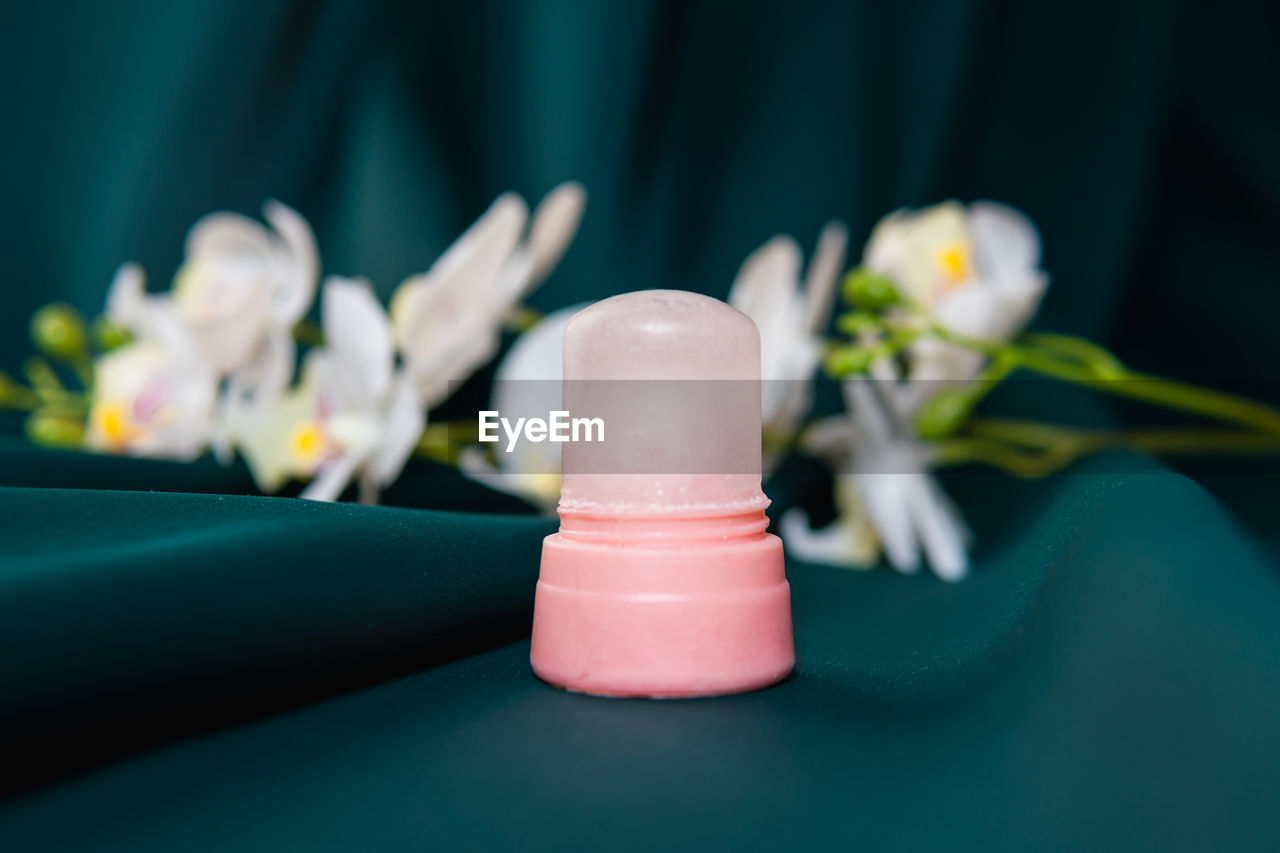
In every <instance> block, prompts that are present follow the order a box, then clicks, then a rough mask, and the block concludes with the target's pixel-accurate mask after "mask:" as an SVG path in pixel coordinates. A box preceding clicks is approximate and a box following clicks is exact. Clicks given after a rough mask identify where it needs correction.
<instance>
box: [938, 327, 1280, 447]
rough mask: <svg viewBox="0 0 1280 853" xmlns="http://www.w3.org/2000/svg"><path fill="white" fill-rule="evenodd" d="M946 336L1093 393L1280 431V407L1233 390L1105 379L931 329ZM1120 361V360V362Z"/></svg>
mask: <svg viewBox="0 0 1280 853" xmlns="http://www.w3.org/2000/svg"><path fill="white" fill-rule="evenodd" d="M933 331H934V333H935V334H937V335H938V336H939V337H941V338H942V339H943V340H945V341H947V342H949V343H953V344H956V345H957V346H962V347H965V348H967V349H972V350H975V351H977V352H981V353H984V354H986V355H989V356H992V357H1007V358H1011V359H1012V360H1013V361H1014V362H1015V366H1016V367H1018V368H1021V369H1024V370H1030V371H1032V372H1033V373H1039V374H1042V375H1044V376H1051V377H1053V378H1054V379H1061V380H1063V381H1065V382H1071V383H1074V384H1077V385H1083V386H1085V387H1087V388H1090V389H1092V390H1095V391H1100V392H1103V393H1106V394H1111V395H1113V396H1118V397H1128V398H1130V399H1134V400H1140V401H1142V402H1146V403H1153V404H1156V405H1160V406H1166V407H1168V408H1172V409H1180V410H1182V411H1185V412H1191V413H1193V414H1197V415H1203V416H1206V417H1210V418H1215V419H1217V420H1222V421H1227V422H1230V423H1235V424H1239V425H1241V426H1245V427H1249V428H1250V429H1252V430H1257V431H1261V432H1265V433H1269V434H1275V435H1280V410H1278V409H1275V408H1273V407H1271V406H1267V405H1265V404H1263V403H1256V402H1254V401H1253V400H1247V399H1244V398H1243V397H1237V396H1235V395H1233V394H1226V393H1223V392H1221V391H1213V390H1210V389H1207V388H1199V387H1197V386H1195V385H1188V384H1186V383H1183V382H1176V381H1174V380H1171V379H1163V378H1161V377H1158V376H1151V375H1149V374H1145V373H1138V372H1136V371H1132V370H1128V369H1127V368H1125V367H1123V366H1122V365H1121V366H1120V367H1119V369H1118V372H1116V373H1115V374H1114V375H1111V376H1107V377H1105V378H1103V377H1099V376H1098V374H1097V372H1096V371H1094V370H1092V369H1090V368H1088V367H1081V366H1080V365H1079V364H1076V363H1072V362H1070V361H1067V360H1065V359H1064V358H1063V357H1062V356H1060V355H1056V354H1053V353H1050V352H1046V351H1044V350H1041V349H1037V348H1034V347H1031V346H1024V345H1020V344H1006V343H1003V342H999V341H987V340H983V339H980V338H970V337H968V336H965V335H957V334H955V333H953V332H950V331H948V330H947V329H945V328H942V327H940V326H935V327H934V328H933ZM1116 364H1117V365H1118V364H1119V362H1116Z"/></svg>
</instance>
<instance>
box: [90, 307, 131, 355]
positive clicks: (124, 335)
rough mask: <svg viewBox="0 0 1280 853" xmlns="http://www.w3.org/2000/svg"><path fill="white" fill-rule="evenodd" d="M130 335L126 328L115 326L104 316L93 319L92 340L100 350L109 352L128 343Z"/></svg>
mask: <svg viewBox="0 0 1280 853" xmlns="http://www.w3.org/2000/svg"><path fill="white" fill-rule="evenodd" d="M131 338H132V335H130V334H129V331H128V329H125V328H124V327H122V326H117V325H116V324H115V323H113V322H111V321H110V320H108V319H107V318H106V317H105V316H102V317H98V318H97V319H96V320H94V321H93V340H94V342H95V343H96V344H97V345H98V349H99V350H101V351H102V352H110V351H111V350H113V349H116V348H118V347H122V346H124V345H125V344H127V343H129V341H130V339H131Z"/></svg>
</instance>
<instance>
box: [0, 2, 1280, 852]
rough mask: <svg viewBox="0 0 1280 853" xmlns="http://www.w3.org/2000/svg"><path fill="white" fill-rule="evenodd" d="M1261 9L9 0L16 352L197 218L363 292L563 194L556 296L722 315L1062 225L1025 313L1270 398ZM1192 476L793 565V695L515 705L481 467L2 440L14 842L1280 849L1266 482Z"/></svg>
mask: <svg viewBox="0 0 1280 853" xmlns="http://www.w3.org/2000/svg"><path fill="white" fill-rule="evenodd" d="M1278 17H1280V15H1278V13H1277V10H1276V8H1275V7H1274V4H1248V3H1243V2H1221V3H1214V4H1197V3H1191V2H1157V0H1147V1H1146V2H1142V0H1124V2H1109V3H1101V2H1099V3H1076V4H1049V3H1038V2H1031V0H1025V1H1024V0H956V2H920V3H912V4H889V3H872V2H867V3H840V4H837V3H828V2H803V0H792V2H787V3H775V4H765V3H756V2H745V3H735V4H728V3H685V2H675V0H672V2H665V3H664V2H647V0H646V2H639V0H637V2H615V3H607V4H605V3H591V2H586V0H582V2H568V0H566V2H541V3H521V2H499V1H498V0H485V1H484V2H472V3H455V4H434V3H432V4H404V5H403V6H400V5H397V4H393V3H389V2H373V3H363V2H356V0H349V2H325V3H291V2H285V0H257V1H256V2H253V3H250V2H247V0H221V1H220V2H215V0H192V1H191V2H183V3H161V2H142V0H126V2H116V3H111V4H89V3H72V4H34V3H28V4H11V5H9V6H8V7H6V8H5V9H4V10H3V11H0V41H2V42H3V48H4V49H3V50H0V80H2V81H3V82H4V83H5V85H4V86H3V87H0V116H2V117H3V127H4V133H3V134H0V186H3V188H4V194H3V197H2V198H3V201H2V202H0V225H2V226H3V227H0V256H2V257H3V258H4V260H5V267H4V276H3V279H0V307H3V309H4V310H3V311H0V369H5V370H8V371H11V372H12V371H14V370H16V369H17V367H18V365H19V364H20V361H21V358H22V356H23V355H25V354H26V353H28V352H29V349H30V348H29V344H28V343H27V341H26V338H25V324H26V322H27V318H28V317H29V316H30V313H31V311H32V310H33V309H34V308H35V307H37V306H38V305H40V304H42V303H44V302H47V301H50V300H53V299H65V300H68V301H70V302H72V303H73V304H76V305H77V306H79V307H80V308H82V309H83V310H85V311H89V312H93V311H96V310H98V308H99V307H100V305H101V302H102V298H103V295H104V292H105V287H106V284H107V282H108V281H109V279H110V276H111V273H112V271H113V270H114V268H115V266H116V265H117V264H118V263H119V262H121V261H123V260H125V259H135V260H138V261H140V262H142V263H143V264H144V265H145V267H146V268H147V269H148V270H149V272H150V273H151V275H152V278H153V280H154V281H156V282H157V286H161V287H162V286H164V285H163V283H164V282H165V281H166V280H167V279H168V277H169V276H170V275H171V273H172V270H173V268H174V266H175V265H176V263H177V262H178V259H179V257H180V252H181V241H182V236H183V233H184V232H185V230H186V228H187V227H188V226H189V225H190V224H191V222H193V221H194V220H195V219H196V218H197V217H198V216H200V215H201V214H203V213H205V212H208V211H209V210H213V209H219V208H230V209H235V210H241V211H244V212H247V213H256V212H257V208H258V207H259V205H260V203H261V201H262V200H263V199H264V198H267V197H278V198H280V199H281V200H283V201H285V202H287V203H289V204H291V205H294V206H295V207H297V208H298V209H299V210H300V211H301V212H302V213H303V214H304V215H306V216H307V217H308V218H309V219H310V220H311V221H312V223H313V224H314V225H315V227H316V230H317V235H318V238H319V242H320V246H321V251H322V255H323V259H324V265H325V268H326V271H328V272H334V273H344V274H364V275H368V276H370V277H371V278H372V280H373V281H374V283H375V285H376V286H377V288H378V289H379V291H380V292H381V293H382V295H383V296H384V297H385V296H386V295H388V294H389V293H390V292H391V289H392V288H393V287H394V286H395V285H396V283H398V281H399V280H400V279H401V278H402V277H404V276H405V275H407V274H409V273H412V272H415V271H418V270H421V269H422V268H424V267H425V266H426V265H427V264H428V263H430V261H431V260H432V259H433V258H434V257H435V256H436V255H437V254H438V252H439V251H440V250H441V249H442V248H443V247H444V246H445V245H447V244H448V243H449V242H450V241H451V240H452V239H453V238H454V237H455V236H456V234H457V233H458V232H459V231H460V230H461V229H462V228H464V227H465V226H466V225H467V224H468V223H469V222H470V221H471V220H472V219H473V218H474V217H475V216H476V215H478V214H479V213H480V211H481V210H483V208H484V206H485V205H486V204H487V203H488V201H489V200H490V199H491V198H492V197H493V196H495V195H496V194H497V193H498V192H501V191H503V190H506V189H515V190H517V191H520V192H522V193H524V194H526V195H527V196H529V197H531V198H532V197H536V196H538V195H540V194H541V193H543V192H545V191H546V190H547V189H548V188H550V187H551V186H552V185H553V184H555V183H556V182H558V181H560V180H563V179H566V178H571V177H572V178H577V179H580V180H582V181H583V182H584V183H585V184H586V185H587V187H588V188H589V190H590V193H591V201H590V205H589V209H588V213H587V218H586V221H585V223H584V226H583V229H582V232H581V234H580V235H579V238H578V240H577V242H576V243H575V245H574V247H573V249H572V250H571V252H570V254H569V255H568V257H567V259H566V261H565V263H564V265H563V266H562V267H561V268H560V269H559V270H558V271H557V272H556V274H555V275H554V276H553V277H552V278H551V279H550V280H549V281H548V282H547V283H546V284H545V285H544V286H543V287H542V288H541V289H540V290H539V291H538V292H537V293H536V294H535V295H534V297H533V300H532V301H533V304H534V305H535V306H537V307H539V308H543V309H549V308H555V307H559V306H562V305H566V304H570V303H573V302H577V301H580V300H582V299H585V298H596V297H602V296H605V295H608V294H611V293H615V292H620V291H624V290H629V289H635V288H640V287H653V286H667V287H682V288H688V289H694V290H700V291H703V292H708V293H712V294H714V295H717V296H723V295H724V294H725V292H726V291H727V289H728V286H729V283H730V281H731V279H732V276H733V273H734V271H735V269H736V266H737V264H738V263H739V262H740V261H741V259H742V258H743V257H744V256H745V255H746V254H747V253H748V252H749V251H750V250H751V249H753V248H754V247H755V246H757V245H758V244H760V243H761V242H762V241H763V240H765V239H766V238H768V237H770V236H771V235H772V234H774V233H776V232H777V231H780V230H785V231H789V232H791V233H793V234H795V235H796V236H797V237H798V238H800V239H801V240H802V241H803V242H806V243H808V242H810V241H812V239H813V238H814V236H816V232H817V229H818V228H819V226H820V225H821V224H822V223H823V222H824V221H825V220H826V219H827V218H829V217H832V216H840V217H843V218H844V219H845V220H846V221H847V222H848V223H849V225H850V228H851V232H852V234H853V235H854V239H855V241H857V240H860V239H862V238H863V237H865V235H866V233H867V230H868V229H869V227H870V226H871V225H872V224H873V222H874V221H875V219H876V218H878V217H879V216H880V215H882V214H884V213H885V212H887V211H888V210H891V209H893V208H895V207H898V206H900V205H904V204H923V203H929V202H933V201H937V200H940V199H943V198H946V197H950V196H956V197H960V198H965V199H971V198H979V197H990V198H996V199H1000V200H1003V201H1007V202H1010V203H1012V204H1014V205H1016V206H1018V207H1020V208H1022V209H1023V210H1025V211H1026V212H1027V213H1028V214H1029V215H1030V216H1031V217H1032V218H1033V219H1034V220H1035V221H1036V222H1037V223H1038V224H1039V225H1040V227H1041V230H1042V233H1043V236H1044V239H1045V244H1046V264H1047V266H1048V267H1049V268H1050V270H1051V272H1052V274H1053V281H1054V283H1053V286H1052V288H1051V290H1050V293H1049V296H1048V298H1047V300H1046V303H1045V306H1044V309H1043V311H1042V313H1041V316H1040V319H1039V320H1038V325H1039V326H1040V327H1041V328H1046V329H1057V330H1063V331H1068V332H1072V333H1076V334H1084V335H1088V336H1093V337H1097V338H1099V339H1101V340H1102V341H1103V342H1104V343H1107V344H1109V345H1111V346H1113V347H1115V348H1116V349H1117V350H1118V351H1119V352H1120V353H1121V354H1122V355H1123V356H1124V357H1126V358H1127V359H1128V360H1130V361H1131V362H1132V363H1134V364H1135V365H1136V366H1138V367H1141V368H1144V369H1148V370H1151V371H1155V372H1166V373H1172V374H1176V375H1179V376H1183V377H1187V378H1191V379H1198V380H1205V381H1213V382H1215V383H1217V384H1220V385H1225V386H1228V387H1234V388H1238V389H1241V390H1246V391H1248V392H1249V393H1252V394H1255V395H1258V396H1262V397H1264V398H1267V399H1270V400H1272V401H1280V386H1277V384H1276V382H1275V380H1276V376H1275V364H1276V363H1277V358H1276V356H1277V354H1278V352H1280V343H1278V342H1277V338H1276V336H1275V335H1274V333H1273V331H1272V330H1273V327H1274V324H1275V320H1274V318H1275V314H1276V309H1277V308H1280V290H1278V289H1277V287H1278V285H1280V240H1277V235H1280V74H1278V73H1277V70H1276V63H1275V60H1274V58H1273V55H1274V50H1273V48H1274V45H1273V43H1272V42H1273V40H1274V34H1275V32H1277V31H1278V29H1277V24H1278V23H1280V20H1277V19H1278ZM485 381H486V376H481V377H479V378H478V379H477V381H476V382H474V383H471V385H470V386H469V387H468V388H467V389H465V390H464V395H466V396H465V399H464V400H463V401H461V402H459V403H458V404H456V407H455V408H456V410H457V411H459V412H465V411H466V410H467V406H468V405H470V404H471V403H472V402H473V401H476V400H479V399H483V396H484V385H485ZM1011 397H1012V398H1013V399H1011V401H1010V405H1013V406H1025V405H1027V404H1028V403H1034V404H1037V405H1041V406H1045V407H1047V408H1048V410H1049V411H1050V412H1051V413H1052V414H1054V415H1055V416H1065V417H1078V418H1081V419H1086V418H1087V419H1093V418H1096V417H1098V416H1099V412H1098V410H1097V408H1096V407H1095V406H1093V405H1092V404H1090V406H1089V407H1088V408H1087V409H1086V407H1085V405H1084V404H1083V402H1080V401H1078V399H1077V398H1076V397H1074V396H1073V395H1061V396H1054V397H1052V398H1049V397H1047V396H1046V395H1045V394H1043V393H1042V391H1041V390H1040V389H1038V388H1037V387H1036V386H1031V385H1027V386H1023V387H1020V388H1014V389H1012V391H1011ZM1113 415H1114V413H1111V412H1109V411H1105V410H1104V412H1103V415H1102V416H1107V417H1109V416H1113ZM0 425H2V426H3V427H4V428H6V429H9V430H11V431H15V430H16V426H17V422H16V421H15V420H14V419H12V418H9V419H7V420H5V421H4V422H3V424H0ZM1183 470H1185V471H1187V472H1190V473H1191V474H1193V475H1194V477H1195V478H1196V479H1195V481H1193V480H1191V479H1188V478H1187V477H1185V476H1183V475H1181V474H1178V473H1174V472H1173V471H1171V470H1169V469H1167V468H1164V467H1160V466H1157V465H1155V464H1153V463H1147V462H1145V461H1143V460H1138V459H1134V458H1128V457H1113V458H1108V459H1100V460H1095V461H1092V462H1090V463H1087V464H1086V465H1084V466H1080V467H1078V468H1077V469H1074V470H1073V472H1072V473H1070V474H1067V475H1064V476H1061V477H1057V478H1054V479H1051V480H1048V481H1045V482H1040V483H1034V484H1026V483H1017V482H1013V481H1010V480H1007V479H1005V478H1002V477H999V476H997V475H994V474H988V473H979V472H972V471H965V472H956V473H955V474H952V475H949V476H948V477H947V480H946V482H947V485H948V487H949V488H950V489H951V490H952V492H953V494H955V495H956V496H957V497H958V498H959V499H960V501H961V502H962V505H963V506H964V508H965V511H966V513H967V514H968V516H969V518H970V520H971V521H972V523H973V526H974V528H975V532H976V533H977V546H976V550H975V554H974V557H975V564H976V565H975V572H974V575H973V577H972V578H971V579H969V580H968V581H966V582H964V583H963V584H960V585H954V586H952V585H944V584H941V583H939V582H936V581H934V580H932V579H930V578H928V577H926V576H920V577H915V578H904V577H900V576H897V575H895V574H892V573H890V572H888V571H886V570H883V569H882V570H880V571H877V572H872V573H860V572H847V571H839V570H834V569H827V568H820V567H814V566H804V565H791V566H790V567H789V572H790V576H791V578H792V581H793V586H794V594H795V602H794V605H795V607H794V609H795V620H796V636H797V646H798V654H799V665H798V669H797V673H796V675H795V677H794V678H793V679H791V680H790V681H788V682H787V683H785V684H782V685H780V686H778V687H775V688H773V689H770V690H767V691H764V692H761V693H757V694H753V695H749V696H741V697H732V698H725V699H717V700H708V701H694V702H663V703H649V702H620V701H602V700H595V699H590V698H585V697H579V696H572V695H567V694H563V693H559V692H557V691H554V690H552V689H550V688H548V687H545V686H544V685H541V684H540V683H538V682H537V681H536V679H534V677H533V675H532V673H531V672H530V670H529V669H528V666H527V640H522V639H521V637H522V636H524V635H525V634H526V633H527V630H528V625H529V619H530V609H529V604H530V600H531V593H532V583H533V580H534V578H535V577H536V573H537V556H538V541H539V539H540V537H541V536H542V535H543V534H544V533H545V532H546V531H547V530H548V529H550V524H549V522H547V521H545V520H541V519H538V518H536V517H534V516H531V515H529V509H528V508H527V507H525V506H524V505H523V504H521V503H520V502H519V501H516V500H514V499H510V498H506V497H503V496H499V495H496V494H494V493H492V492H489V491H487V490H485V489H483V488H481V487H479V486H477V485H475V484H471V483H468V482H467V481H465V480H464V479H463V478H461V477H460V476H459V475H458V474H457V473H456V472H452V471H448V470H445V469H441V468H438V467H433V466H427V465H415V466H412V467H411V469H410V470H409V471H408V472H407V473H406V476H405V477H404V479H403V481H402V482H401V483H399V484H397V486H396V487H395V489H393V490H392V491H391V492H390V493H389V494H388V495H387V501H388V503H391V504H394V505H396V507H398V508H377V509H368V508H361V507H354V506H345V505H344V506H316V505H312V504H307V503H302V502H297V501H289V500H283V499H267V498H262V497H259V496H256V495H254V494H253V493H252V489H251V486H250V483H249V481H248V478H247V477H246V474H245V471H244V470H243V468H242V467H238V466H236V467H232V468H230V469H222V468H219V467H218V466H217V465H215V464H214V463H213V462H212V461H210V460H202V461H200V462H197V463H193V464H191V465H178V464H175V463H166V462H142V461H137V460H123V459H111V458H106V457H96V456H91V455H88V454H74V453H61V452H54V451H42V450H36V449H33V448H31V447H29V446H28V445H26V444H24V443H23V442H22V440H21V439H20V438H17V437H13V438H7V439H4V440H3V441H0V640H2V641H3V643H2V645H0V648H3V651H2V652H0V719H2V720H3V723H4V734H3V736H0V737H2V740H0V755H3V756H4V760H3V761H2V762H0V765H2V767H0V776H2V778H0V784H2V785H3V786H4V788H5V789H6V790H8V791H11V792H14V791H16V792H17V793H12V794H11V795H10V799H8V800H7V801H6V802H4V803H0V849H6V850H8V849H14V850H25V849H85V848H111V849H121V850H130V851H139V850H150V849H154V850H172V849H273V848H276V849H297V848H301V849H344V850H349V849H367V848H399V847H408V846H411V845H412V846H413V847H415V848H421V847H426V846H431V847H443V848H446V849H448V848H463V849H507V848H510V847H513V846H519V847H532V848H545V849H565V848H581V849H601V848H602V847H624V848H625V847H630V848H647V849H653V848H655V847H669V846H676V847H690V848H692V847H702V848H704V849H705V848H706V847H707V846H710V845H711V844H712V843H713V842H728V843H729V844H731V845H732V846H734V847H737V848H760V849H778V848H780V847H782V848H789V847H792V846H795V844H796V843H797V842H800V841H809V842H814V843H815V845H816V844H817V843H818V842H841V841H843V842H848V843H860V844H866V845H868V846H872V847H893V848H902V849H907V848H916V849H918V848H921V847H925V846H929V847H947V848H951V847H957V846H961V847H974V848H979V847H981V848H987V849H998V850H1005V849H1007V850H1024V849H1035V848H1040V847H1049V848H1057V849H1063V848H1081V849H1084V848H1104V849H1120V848H1134V847H1140V848H1155V849H1192V850H1204V849H1233V850H1235V849H1261V850H1267V849H1275V848H1276V846H1277V843H1280V815H1277V813H1276V812H1275V809H1274V804H1275V803H1276V802H1277V801H1280V790H1277V788H1280V774H1277V773H1276V767H1277V764H1278V763H1280V729H1278V728H1277V726H1276V724H1275V721H1276V720H1277V719H1280V679H1278V677H1277V674H1278V673H1280V635H1278V634H1277V632H1276V630H1275V626H1276V625H1277V624H1280V619H1278V618H1277V617H1280V606H1278V602H1280V597H1278V593H1280V590H1278V589H1277V585H1278V584H1280V577H1278V575H1277V558H1276V550H1275V549H1276V547H1277V545H1280V526H1278V525H1276V524H1275V518H1276V515H1277V509H1280V501H1278V500H1277V498H1276V490H1275V486H1276V484H1277V482H1280V481H1278V480H1277V477H1276V474H1277V471H1278V470H1280V469H1278V468H1277V466H1276V464H1274V463H1271V462H1268V463H1266V464H1260V463H1257V462H1253V461H1249V462H1240V463H1230V464H1227V463H1223V462H1219V461H1214V462H1197V463H1193V464H1187V465H1186V466H1185V467H1184V469H1183ZM824 482H825V477H824V476H823V475H822V473H821V472H820V471H819V470H817V469H816V467H815V466H814V465H813V464H812V463H807V462H805V461H803V460H793V461H792V462H791V463H789V464H788V465H787V467H786V468H785V469H784V471H783V472H782V473H781V474H780V476H779V478H778V479H777V480H775V481H774V482H772V483H771V484H769V487H768V490H769V493H770V495H771V496H772V497H773V498H774V500H775V504H776V506H775V512H776V510H777V509H778V508H781V507H784V506H788V505H792V504H794V503H798V502H804V503H811V504H813V505H814V506H815V507H820V505H821V504H822V503H823V502H824V500H826V499H825V498H824V496H823V487H824ZM1197 483H1199V484H1203V485H1198V484H1197ZM1206 486H1207V489H1208V490H1206V488H1205V487H1206ZM152 492H154V493H152ZM388 679H395V680H388ZM343 693H345V694H346V695H339V694H343Z"/></svg>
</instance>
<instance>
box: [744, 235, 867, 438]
mask: <svg viewBox="0 0 1280 853" xmlns="http://www.w3.org/2000/svg"><path fill="white" fill-rule="evenodd" d="M847 240H848V231H847V229H846V228H845V226H844V225H843V224H842V223H840V222H830V223H828V224H827V226H826V227H825V228H823V229H822V234H821V235H820V236H819V238H818V247H817V249H816V250H815V251H814V253H813V258H812V259H811V260H810V261H809V267H808V270H807V271H806V275H805V280H804V283H803V285H802V284H801V277H800V267H801V263H802V260H801V251H800V247H799V246H798V245H797V244H796V241H795V240H793V239H792V238H791V237H788V236H786V235H779V236H777V237H774V238H773V239H772V240H770V241H769V242H768V243H765V244H764V245H763V246H761V247H760V248H759V249H757V250H756V251H755V252H753V253H752V254H751V255H750V256H749V257H748V258H747V259H746V260H745V261H744V262H743V264H742V267H741V268H740V269H739V270H738V276H737V278H736V279H735V280H734V282H733V287H732V288H731V289H730V291H729V304H730V305H732V306H733V307H734V308H737V309H738V310H739V311H741V312H742V313H744V314H746V315H747V316H748V317H750V318H751V319H752V320H754V321H755V324H756V326H758V327H759V329H760V361H761V372H760V375H761V378H762V379H763V380H764V384H763V387H762V390H761V408H762V415H763V419H764V428H765V431H766V432H769V433H774V434H777V435H781V436H789V435H790V434H791V433H792V432H794V430H795V428H796V426H797V425H798V424H799V421H800V419H801V418H802V417H804V415H805V412H806V411H807V410H808V408H809V405H810V403H811V402H812V401H811V383H812V379H813V371H814V368H815V367H817V364H818V361H819V359H820V358H821V355H822V337H821V335H822V333H823V332H825V331H826V327H827V323H828V321H829V320H830V318H831V306H832V303H833V300H834V295H835V285H836V280H837V278H838V277H839V275H840V272H841V268H842V267H843V266H844V258H845V246H846V243H847Z"/></svg>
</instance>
